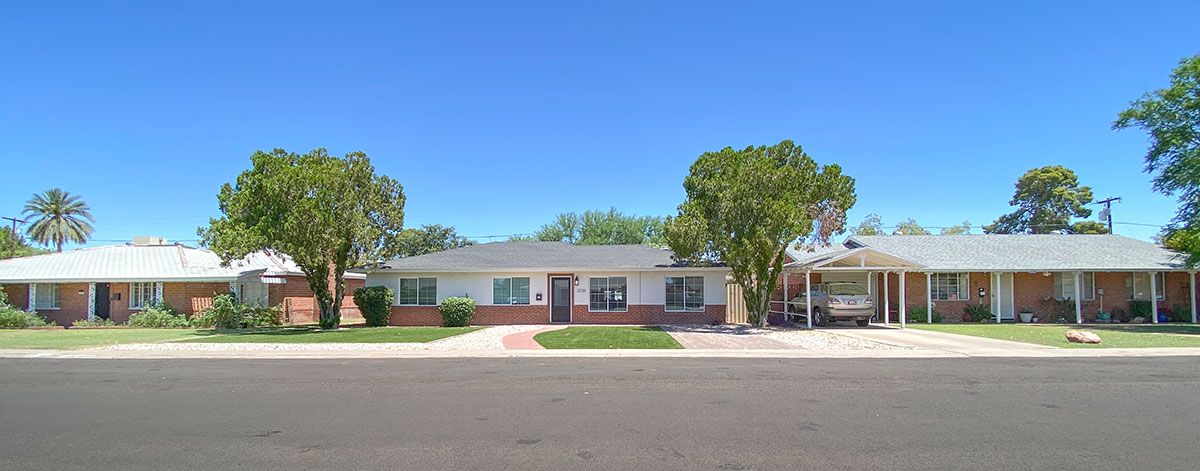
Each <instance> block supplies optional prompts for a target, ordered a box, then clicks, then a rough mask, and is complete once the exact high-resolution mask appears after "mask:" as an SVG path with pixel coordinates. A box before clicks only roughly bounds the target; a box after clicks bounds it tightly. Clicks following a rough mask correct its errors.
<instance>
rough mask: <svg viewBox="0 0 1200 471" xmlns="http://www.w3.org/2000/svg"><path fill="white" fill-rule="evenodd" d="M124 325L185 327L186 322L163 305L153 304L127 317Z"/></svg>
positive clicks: (185, 319) (182, 317)
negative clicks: (127, 319)
mask: <svg viewBox="0 0 1200 471" xmlns="http://www.w3.org/2000/svg"><path fill="white" fill-rule="evenodd" d="M125 324H126V325H129V326H133V327H153V328H162V327H187V326H188V321H187V318H185V317H184V316H183V315H182V314H179V313H177V312H175V310H174V309H171V307H170V306H167V305H166V304H164V303H161V302H160V303H154V304H152V305H150V306H146V307H145V308H143V309H142V310H141V311H138V312H135V313H133V314H130V315H129V321H128V322H126V323H125Z"/></svg>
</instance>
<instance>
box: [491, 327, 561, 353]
mask: <svg viewBox="0 0 1200 471" xmlns="http://www.w3.org/2000/svg"><path fill="white" fill-rule="evenodd" d="M565 328H567V326H565V325H556V326H553V327H546V328H545V329H537V330H528V331H525V332H517V333H515V334H509V335H505V336H504V337H503V338H501V339H500V343H502V344H504V348H505V349H506V350H545V349H546V347H543V346H542V345H541V344H539V343H537V341H536V340H533V336H534V335H537V334H540V333H542V332H550V331H552V330H558V329H565Z"/></svg>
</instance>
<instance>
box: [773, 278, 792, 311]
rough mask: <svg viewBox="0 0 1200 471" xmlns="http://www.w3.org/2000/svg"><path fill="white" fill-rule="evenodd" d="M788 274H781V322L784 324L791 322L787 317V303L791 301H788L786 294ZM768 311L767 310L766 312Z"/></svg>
mask: <svg viewBox="0 0 1200 471" xmlns="http://www.w3.org/2000/svg"><path fill="white" fill-rule="evenodd" d="M789 274H790V273H788V272H786V271H785V272H783V321H784V322H787V321H790V320H792V317H791V316H789V315H788V301H791V300H790V299H788V292H787V288H788V287H787V285H788V275H789ZM769 310H770V309H768V311H769Z"/></svg>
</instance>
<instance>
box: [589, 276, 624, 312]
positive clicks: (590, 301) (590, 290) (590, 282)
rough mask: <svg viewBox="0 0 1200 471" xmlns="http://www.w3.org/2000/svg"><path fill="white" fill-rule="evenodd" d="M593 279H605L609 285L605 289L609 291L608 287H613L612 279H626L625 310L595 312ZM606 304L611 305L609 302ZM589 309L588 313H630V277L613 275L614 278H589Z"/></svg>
mask: <svg viewBox="0 0 1200 471" xmlns="http://www.w3.org/2000/svg"><path fill="white" fill-rule="evenodd" d="M593 278H595V279H601V278H603V279H604V280H605V283H607V284H606V285H605V289H607V288H608V286H611V285H612V279H613V278H624V279H625V309H604V310H595V309H592V279H593ZM605 304H606V305H607V304H609V303H608V302H607V301H605ZM587 307H588V312H599V313H605V312H629V277H628V276H621V275H613V276H589V277H588V299H587Z"/></svg>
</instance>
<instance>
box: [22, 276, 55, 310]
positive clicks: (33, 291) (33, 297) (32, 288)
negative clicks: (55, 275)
mask: <svg viewBox="0 0 1200 471" xmlns="http://www.w3.org/2000/svg"><path fill="white" fill-rule="evenodd" d="M37 285H45V286H57V287H58V305H57V306H52V307H38V305H37ZM29 299H30V302H29V304H30V305H31V307H32V309H30V310H31V311H35V312H36V311H59V310H62V286H61V285H59V284H58V283H31V284H30V285H29Z"/></svg>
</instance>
